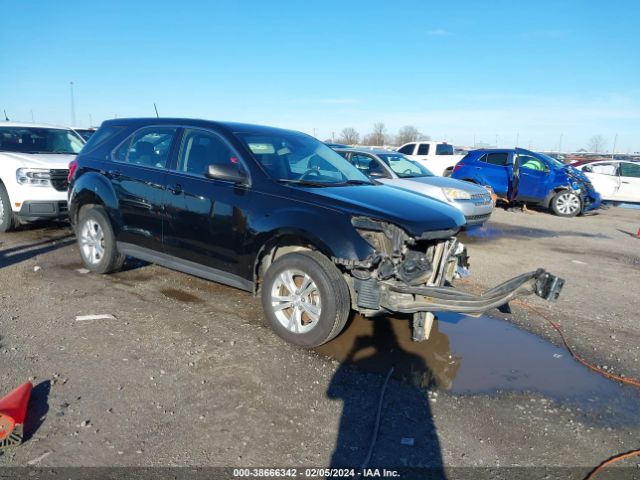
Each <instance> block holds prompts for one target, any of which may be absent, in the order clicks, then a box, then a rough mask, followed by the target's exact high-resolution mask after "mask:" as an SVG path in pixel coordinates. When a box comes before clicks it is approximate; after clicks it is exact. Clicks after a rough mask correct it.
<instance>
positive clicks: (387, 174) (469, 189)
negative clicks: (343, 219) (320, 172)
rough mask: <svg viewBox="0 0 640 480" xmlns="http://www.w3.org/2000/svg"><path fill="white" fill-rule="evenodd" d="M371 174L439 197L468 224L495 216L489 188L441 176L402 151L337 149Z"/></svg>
mask: <svg viewBox="0 0 640 480" xmlns="http://www.w3.org/2000/svg"><path fill="white" fill-rule="evenodd" d="M336 152H338V153H339V154H340V155H342V156H343V157H344V158H346V159H347V160H349V161H350V162H351V163H352V164H353V165H355V166H356V167H357V168H358V169H359V170H360V171H361V172H363V173H364V174H365V175H367V176H368V177H370V178H372V179H375V180H378V181H379V182H382V183H385V184H387V185H391V186H393V187H397V188H402V189H405V190H411V191H413V192H416V193H420V194H422V195H426V196H428V197H431V198H436V199H438V200H441V201H443V202H446V203H448V204H450V205H453V206H455V207H456V208H458V209H459V210H461V211H462V213H463V214H464V216H465V218H466V219H467V225H468V226H475V225H482V224H483V223H484V222H486V221H487V220H488V219H489V217H490V216H491V212H492V211H493V201H492V199H491V194H490V193H489V191H488V190H487V189H486V188H484V187H482V186H480V185H475V184H473V183H469V182H464V181H462V180H456V179H454V178H448V177H438V176H435V175H434V174H433V173H431V172H430V171H429V170H427V169H426V168H425V167H423V166H422V165H420V164H419V163H418V162H416V161H414V160H411V159H410V158H407V157H406V156H404V155H403V154H401V153H398V152H391V151H388V150H369V149H354V148H349V149H338V148H337V149H336Z"/></svg>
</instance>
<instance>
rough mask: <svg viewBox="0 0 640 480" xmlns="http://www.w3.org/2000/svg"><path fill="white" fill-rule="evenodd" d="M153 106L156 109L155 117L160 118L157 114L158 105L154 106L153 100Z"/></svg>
mask: <svg viewBox="0 0 640 480" xmlns="http://www.w3.org/2000/svg"><path fill="white" fill-rule="evenodd" d="M153 108H155V109H156V118H160V115H158V107H156V104H155V102H154V103H153Z"/></svg>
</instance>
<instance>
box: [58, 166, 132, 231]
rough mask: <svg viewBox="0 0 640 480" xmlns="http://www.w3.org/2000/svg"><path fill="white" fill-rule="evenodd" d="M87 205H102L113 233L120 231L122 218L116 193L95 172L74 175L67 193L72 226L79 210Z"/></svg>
mask: <svg viewBox="0 0 640 480" xmlns="http://www.w3.org/2000/svg"><path fill="white" fill-rule="evenodd" d="M88 204H97V205H102V206H103V207H104V209H105V210H106V212H107V214H108V215H109V218H110V219H111V224H112V226H113V229H114V232H116V233H117V232H118V231H119V230H120V226H121V225H122V218H121V214H120V209H119V204H118V197H117V195H116V192H115V191H114V189H113V185H111V182H109V181H108V180H107V179H106V178H105V177H103V176H102V175H100V174H98V173H96V172H85V173H84V174H81V175H79V176H78V175H76V178H75V179H74V181H73V187H72V189H71V191H70V192H69V219H70V221H71V224H72V225H75V224H76V223H77V220H78V213H79V212H80V208H81V207H82V206H83V205H88Z"/></svg>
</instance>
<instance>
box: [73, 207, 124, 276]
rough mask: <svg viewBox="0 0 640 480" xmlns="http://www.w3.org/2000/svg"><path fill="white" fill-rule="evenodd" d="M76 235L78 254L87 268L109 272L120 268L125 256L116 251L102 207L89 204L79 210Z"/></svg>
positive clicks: (109, 224) (114, 239)
mask: <svg viewBox="0 0 640 480" xmlns="http://www.w3.org/2000/svg"><path fill="white" fill-rule="evenodd" d="M76 236H77V238H78V247H79V248H80V256H81V257H82V261H83V262H84V264H85V266H86V267H87V268H88V269H89V270H91V271H92V272H95V273H111V272H116V271H118V270H120V269H121V268H122V265H123V264H124V259H125V256H124V255H122V254H121V253H119V252H118V249H117V247H116V237H115V235H114V233H113V228H112V227H111V222H110V221H109V217H108V215H107V213H106V212H105V211H104V209H103V208H102V207H99V206H95V205H90V206H86V207H83V208H82V210H80V215H79V216H78V226H77V228H76Z"/></svg>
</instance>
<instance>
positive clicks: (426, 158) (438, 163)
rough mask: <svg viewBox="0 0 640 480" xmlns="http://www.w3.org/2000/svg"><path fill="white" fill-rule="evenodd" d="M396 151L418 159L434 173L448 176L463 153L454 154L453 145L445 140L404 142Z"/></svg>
mask: <svg viewBox="0 0 640 480" xmlns="http://www.w3.org/2000/svg"><path fill="white" fill-rule="evenodd" d="M398 152H400V153H402V154H404V155H406V156H407V157H409V158H410V159H412V160H417V161H419V162H420V163H421V164H422V165H424V166H425V167H427V168H428V169H429V170H430V171H431V173H433V174H434V175H440V176H443V177H448V176H449V175H451V172H452V171H453V167H454V166H455V164H456V163H458V162H459V161H460V160H462V157H464V155H455V154H454V152H453V145H450V144H448V143H446V142H431V141H419V142H410V143H405V144H404V145H402V146H401V147H400V148H398Z"/></svg>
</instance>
